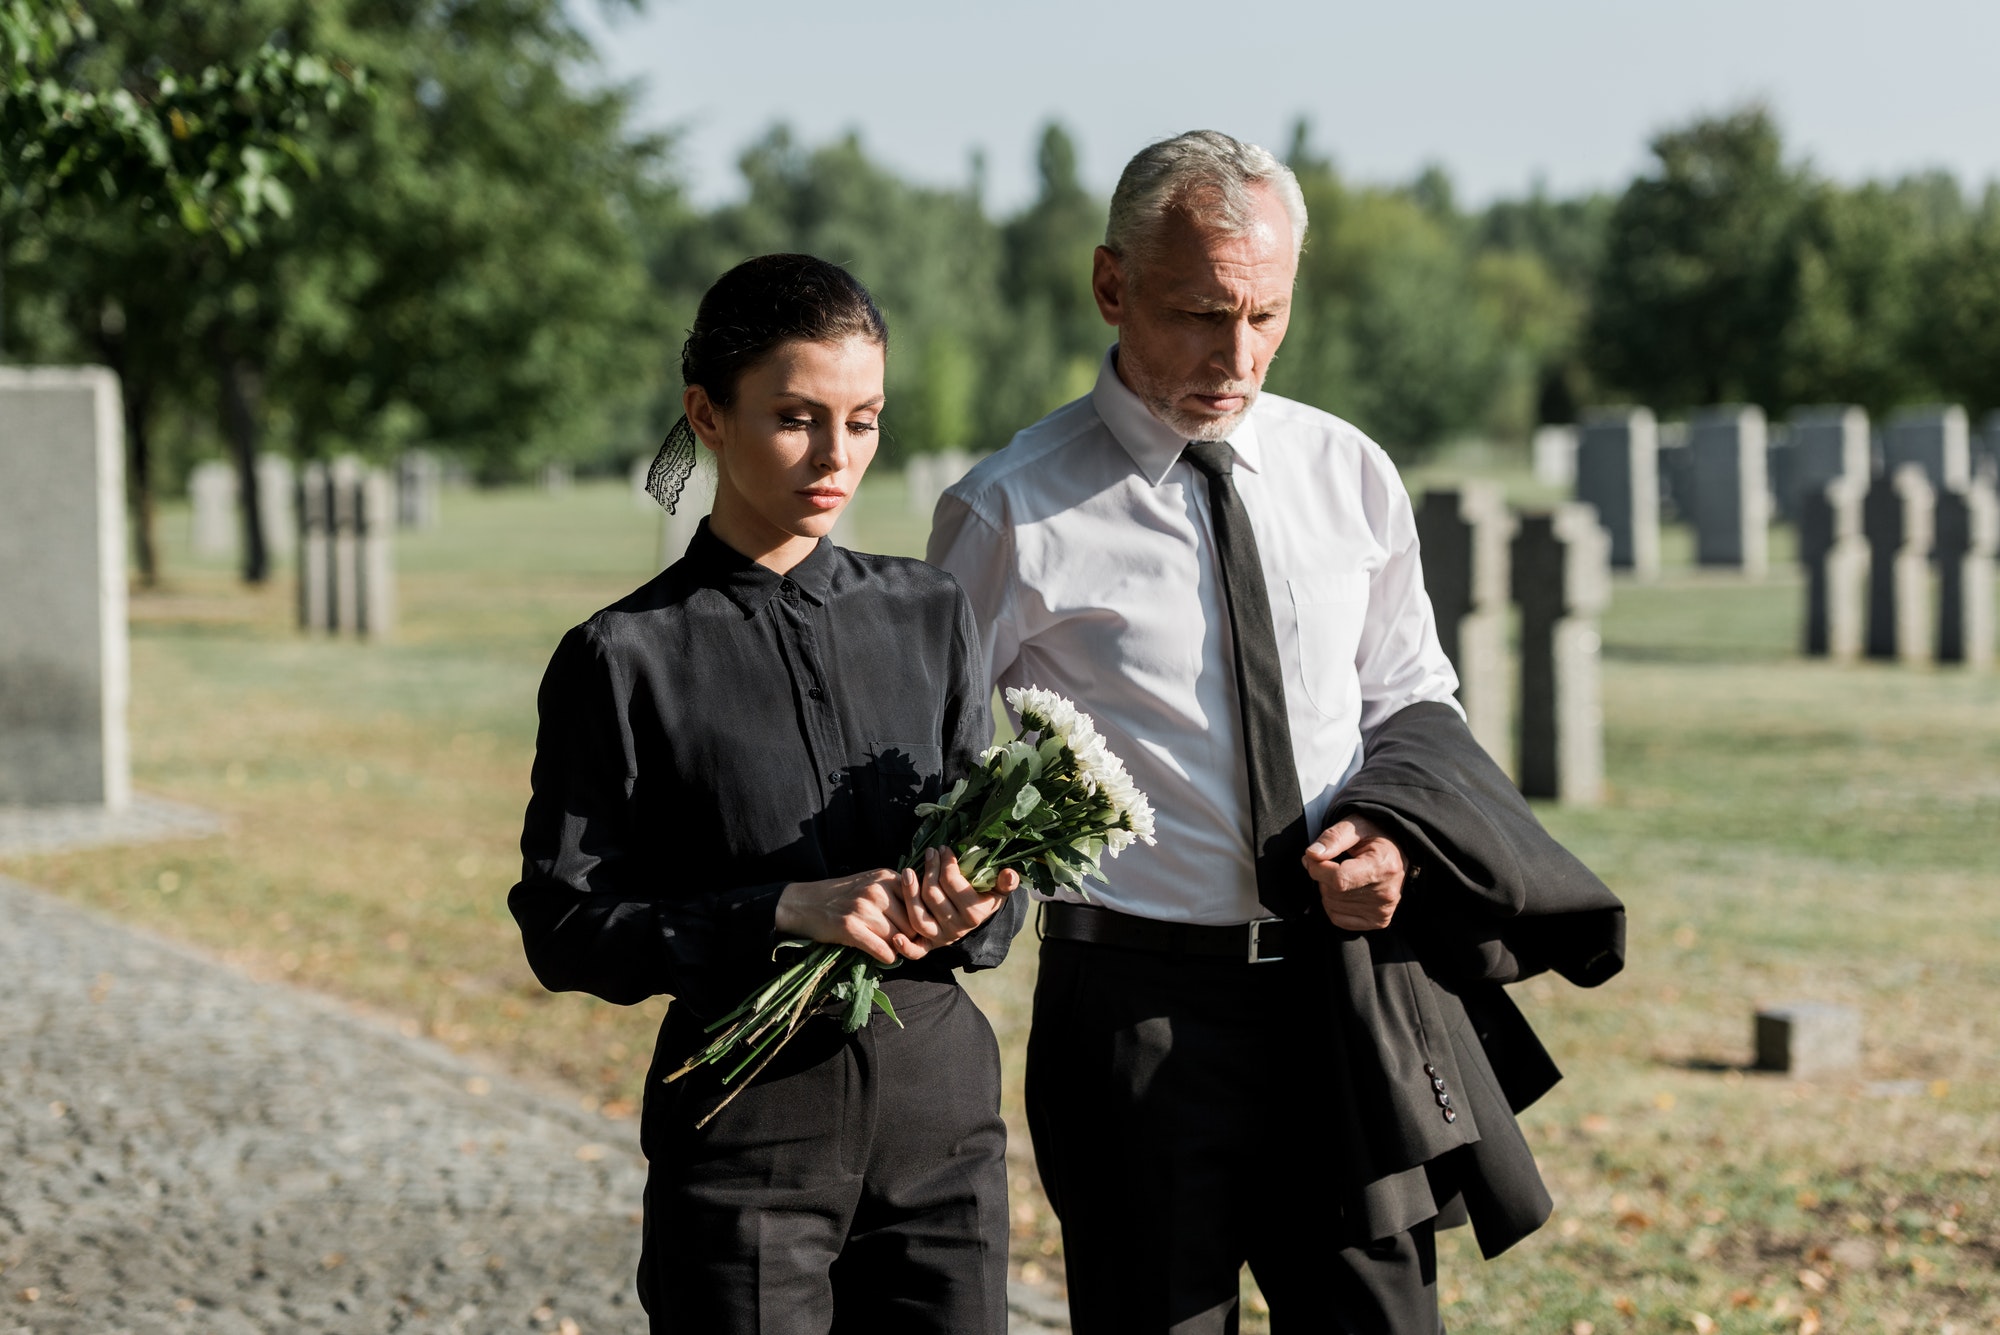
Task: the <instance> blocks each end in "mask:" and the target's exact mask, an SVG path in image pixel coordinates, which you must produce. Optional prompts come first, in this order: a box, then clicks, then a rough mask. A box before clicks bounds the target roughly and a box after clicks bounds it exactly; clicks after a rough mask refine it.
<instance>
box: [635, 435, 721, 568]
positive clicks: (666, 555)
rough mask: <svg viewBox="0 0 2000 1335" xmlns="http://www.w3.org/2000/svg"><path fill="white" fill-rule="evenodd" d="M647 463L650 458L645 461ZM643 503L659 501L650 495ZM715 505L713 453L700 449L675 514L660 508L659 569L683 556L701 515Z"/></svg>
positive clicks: (705, 513) (697, 526)
mask: <svg viewBox="0 0 2000 1335" xmlns="http://www.w3.org/2000/svg"><path fill="white" fill-rule="evenodd" d="M646 463H647V466H648V467H650V466H651V465H652V460H650V459H648V460H647V461H646ZM646 503H647V504H648V505H652V506H655V507H657V506H658V504H659V502H657V501H655V500H653V499H652V498H651V497H650V496H649V497H647V498H646ZM714 504H715V464H714V456H712V455H708V454H706V453H705V452H704V454H703V455H701V456H697V462H696V464H695V468H694V471H693V472H692V473H689V474H688V480H687V486H686V487H684V488H682V490H681V497H680V500H679V501H678V502H676V504H675V506H674V509H675V511H676V512H677V513H674V514H668V513H667V512H666V511H665V510H661V511H660V569H662V570H665V569H666V568H667V567H668V566H670V565H672V564H673V563H674V562H676V561H678V560H680V559H681V557H683V556H685V555H687V547H688V543H689V542H690V541H691V540H692V539H693V538H694V531H695V529H697V528H699V527H700V526H701V521H702V518H703V516H705V515H707V514H708V512H709V510H710V508H711V507H713V506H714Z"/></svg>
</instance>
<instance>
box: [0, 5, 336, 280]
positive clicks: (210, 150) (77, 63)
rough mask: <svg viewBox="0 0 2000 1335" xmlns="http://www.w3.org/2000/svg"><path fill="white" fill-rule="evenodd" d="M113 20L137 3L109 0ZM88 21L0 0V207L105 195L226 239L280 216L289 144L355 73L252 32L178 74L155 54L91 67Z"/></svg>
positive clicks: (304, 157) (302, 153)
mask: <svg viewBox="0 0 2000 1335" xmlns="http://www.w3.org/2000/svg"><path fill="white" fill-rule="evenodd" d="M106 7H107V8H110V9H111V10H112V11H113V14H114V18H113V22H114V23H116V22H117V21H118V20H120V19H129V18H131V17H133V16H134V15H135V14H136V13H137V6H136V3H135V0H110V2H109V4H108V5H107V6H106ZM99 36H100V33H99V25H98V23H97V21H96V20H95V18H94V17H93V16H92V15H91V13H90V12H89V11H88V10H87V9H85V8H84V7H83V5H81V4H79V3H76V2H75V0H70V2H69V3H63V4H53V5H51V4H36V3H33V2H32V0H5V3H0V58H4V60H5V73H4V75H0V172H4V173H5V175H4V177H0V217H4V213H5V212H9V211H14V210H23V209H35V210H43V209H47V208H49V207H52V206H56V205H59V204H61V203H63V202H65V201H67V200H92V199H94V200H97V201H107V202H108V201H118V202H121V203H124V204H126V205H129V206H133V207H137V208H139V209H141V210H149V211H158V212H160V213H162V214H164V215H167V216H170V217H172V218H175V219H177V220H178V221H179V223H180V225H181V226H182V227H184V228H185V229H186V230H187V231H189V232H191V233H196V234H201V233H210V232H212V233H214V234H216V235H218V236H220V237H221V238H222V239H223V240H224V241H225V242H227V243H228V245H229V246H230V248H231V249H232V250H240V249H241V248H242V247H243V246H244V245H245V244H246V243H247V242H250V241H254V240H255V239H256V237H257V233H258V224H259V221H260V219H261V218H262V217H263V216H264V215H267V214H268V215H271V216H275V217H278V218H284V217H288V216H289V215H290V213H291V209H292V196H291V191H290V190H289V189H288V188H287V186H286V184H285V180H284V176H285V174H286V173H287V171H288V170H292V169H298V170H303V171H305V172H307V173H310V172H311V171H312V170H313V167H314V163H313V157H312V154H311V152H310V150H309V149H308V148H307V147H306V146H305V145H304V143H303V142H302V136H304V135H305V134H307V133H309V132H310V130H311V129H312V126H313V124H314V120H315V117H316V116H321V115H324V114H327V113H331V112H334V111H337V110H338V109H339V108H340V106H341V104H342V102H343V100H344V99H345V98H346V97H347V95H348V94H349V92H350V91H352V90H356V89H360V88H364V87H365V79H364V77H363V76H362V75H361V74H360V73H359V72H358V71H357V70H356V69H355V68H354V67H353V66H352V65H350V64H347V63H346V62H341V61H328V60H326V59H323V58H321V57H320V56H317V55H312V54H301V53H299V52H297V51H293V50H289V49H285V48H283V47H280V46H278V45H276V44H274V43H271V42H266V43H264V44H263V45H261V46H259V47H257V48H256V49H254V50H250V51H246V52H241V53H236V55H237V58H236V59H233V60H228V61H218V62H215V63H209V64H204V65H201V66H199V67H195V68H196V72H195V73H193V74H189V75H182V74H180V73H177V72H176V69H175V67H174V66H173V65H172V64H169V63H166V62H164V61H162V60H160V59H158V58H157V56H156V57H155V58H153V59H149V60H146V61H144V62H143V63H141V64H137V65H133V66H130V67H128V68H125V69H122V70H119V71H117V77H114V78H104V77H102V70H101V69H94V68H93V67H94V66H101V64H102V47H101V45H100V44H99V42H98V38H99Z"/></svg>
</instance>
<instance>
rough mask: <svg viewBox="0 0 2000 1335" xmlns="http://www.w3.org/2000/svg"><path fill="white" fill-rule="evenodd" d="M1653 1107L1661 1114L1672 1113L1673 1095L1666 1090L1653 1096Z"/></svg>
mask: <svg viewBox="0 0 2000 1335" xmlns="http://www.w3.org/2000/svg"><path fill="white" fill-rule="evenodd" d="M1653 1106H1654V1107H1655V1108H1658V1109H1659V1110H1660V1111H1661V1112H1672V1111H1673V1110H1674V1096H1673V1094H1672V1093H1671V1092H1670V1091H1668V1090H1664V1089H1663V1090H1661V1091H1660V1092H1659V1093H1657V1094H1655V1095H1653Z"/></svg>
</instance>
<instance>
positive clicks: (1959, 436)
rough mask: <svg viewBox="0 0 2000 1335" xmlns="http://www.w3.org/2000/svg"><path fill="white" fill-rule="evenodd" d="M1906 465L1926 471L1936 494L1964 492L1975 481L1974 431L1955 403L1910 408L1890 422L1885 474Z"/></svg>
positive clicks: (1884, 450) (1884, 441) (1884, 444)
mask: <svg viewBox="0 0 2000 1335" xmlns="http://www.w3.org/2000/svg"><path fill="white" fill-rule="evenodd" d="M1904 464H1916V465H1918V466H1919V467H1921V468H1922V469H1923V470H1924V480H1925V481H1927V482H1929V483H1930V484H1931V490H1932V491H1963V490H1964V489H1965V484H1966V483H1967V482H1969V481H1971V480H1972V430H1971V426H1970V424H1969V423H1968V422H1967V421H1966V417H1965V409H1963V408H1961V407H1959V406H1958V405H1957V404H1955V403H1941V404H1932V405H1930V406H1929V407H1924V408H1908V409H1905V410H1904V411H1902V412H1899V413H1897V414H1896V415H1895V416H1894V417H1892V418H1890V419H1889V429H1888V431H1887V432H1886V433H1884V435H1883V437H1882V471H1883V472H1885V473H1894V472H1895V471H1896V470H1897V469H1899V468H1901V467H1902V466H1903V465H1904Z"/></svg>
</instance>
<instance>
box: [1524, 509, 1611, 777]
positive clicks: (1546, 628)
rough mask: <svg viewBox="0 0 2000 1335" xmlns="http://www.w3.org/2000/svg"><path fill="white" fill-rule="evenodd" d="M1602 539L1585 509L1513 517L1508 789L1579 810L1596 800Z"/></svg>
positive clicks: (1606, 600) (1604, 597) (1604, 584)
mask: <svg viewBox="0 0 2000 1335" xmlns="http://www.w3.org/2000/svg"><path fill="white" fill-rule="evenodd" d="M1609 547H1610V540H1609V539H1608V538H1607V537H1606V535H1605V532H1604V529H1603V528H1602V526H1601V525H1600V524H1599V523H1598V520H1597V516H1596V514H1595V513H1593V512H1592V511H1591V508H1590V507H1589V506H1587V505H1575V504H1571V505H1564V506H1560V507H1558V508H1557V509H1556V510H1555V512H1554V513H1552V514H1527V515H1523V516H1521V519H1520V527H1519V529H1518V531H1517V532H1516V533H1515V535H1514V542H1513V548H1512V556H1513V562H1512V564H1513V571H1512V582H1513V594H1514V601H1515V602H1516V603H1518V604H1520V607H1521V694H1520V714H1519V733H1518V735H1519V739H1520V741H1519V746H1520V749H1519V753H1518V759H1517V761H1516V776H1517V782H1518V783H1519V784H1520V788H1521V791H1522V792H1523V793H1524V794H1526V795H1527V796H1529V797H1553V798H1555V799H1557V800H1558V801H1561V802H1564V803H1569V804H1575V805H1580V806H1589V805H1594V804H1596V803H1597V802H1599V801H1601V800H1602V799H1603V795H1604V708H1603V703H1602V696H1601V693H1600V690H1599V684H1598V675H1599V674H1598V657H1599V649H1600V641H1599V639H1598V633H1597V616H1598V614H1599V613H1600V612H1602V611H1603V610H1604V609H1605V608H1606V607H1607V606H1609V605H1610V602H1611V563H1610V552H1609Z"/></svg>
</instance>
